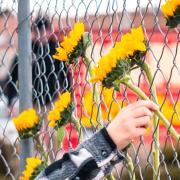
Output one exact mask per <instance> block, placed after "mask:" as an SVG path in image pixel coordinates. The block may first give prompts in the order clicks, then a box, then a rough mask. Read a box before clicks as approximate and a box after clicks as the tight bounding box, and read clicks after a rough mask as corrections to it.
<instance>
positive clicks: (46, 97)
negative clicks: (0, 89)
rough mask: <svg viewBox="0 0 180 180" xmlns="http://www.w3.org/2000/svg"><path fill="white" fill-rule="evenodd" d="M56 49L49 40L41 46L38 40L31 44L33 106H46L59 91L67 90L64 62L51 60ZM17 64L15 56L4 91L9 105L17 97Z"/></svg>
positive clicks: (53, 43) (56, 45) (53, 42)
mask: <svg viewBox="0 0 180 180" xmlns="http://www.w3.org/2000/svg"><path fill="white" fill-rule="evenodd" d="M56 47H58V44H57V43H56V42H55V41H54V40H49V41H48V43H46V44H42V42H40V41H39V40H37V41H33V43H32V52H33V53H32V84H33V104H40V105H47V104H48V103H50V102H51V101H52V100H54V99H55V98H56V97H57V95H58V93H59V92H60V91H63V90H65V89H68V86H69V83H68V78H67V69H66V67H65V64H64V62H61V61H57V60H54V59H52V55H53V54H55V53H56V49H55V48H56ZM18 63H19V62H18V56H16V57H15V58H14V62H13V65H12V67H11V69H10V76H9V77H8V80H6V82H8V83H6V86H5V89H4V92H5V94H6V95H7V97H8V99H9V104H11V103H12V100H13V98H15V97H16V96H18V91H17V87H18V83H17V82H18ZM11 78H12V79H11Z"/></svg>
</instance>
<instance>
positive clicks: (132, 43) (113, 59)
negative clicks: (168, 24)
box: [91, 27, 147, 88]
mask: <svg viewBox="0 0 180 180" xmlns="http://www.w3.org/2000/svg"><path fill="white" fill-rule="evenodd" d="M146 50H147V47H146V43H145V38H144V34H143V31H142V28H141V27H139V28H134V29H132V30H131V32H130V33H127V34H125V35H124V36H123V37H122V39H121V41H120V42H117V43H116V44H115V47H114V48H112V49H111V50H110V52H109V53H108V54H107V55H105V56H103V57H102V58H101V59H100V60H99V62H98V67H95V68H94V69H93V71H94V75H95V76H94V77H93V78H91V82H98V81H101V82H102V84H103V86H105V87H107V88H110V87H113V86H114V87H115V88H119V80H121V79H123V77H124V76H125V75H126V74H128V73H130V71H131V68H132V66H134V64H135V62H134V61H132V60H135V61H139V60H142V58H143V56H144V55H145V52H146ZM141 62H142V61H141Z"/></svg>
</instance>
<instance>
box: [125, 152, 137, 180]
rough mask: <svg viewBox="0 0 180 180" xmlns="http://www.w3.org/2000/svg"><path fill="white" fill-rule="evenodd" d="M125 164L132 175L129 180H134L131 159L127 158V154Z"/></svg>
mask: <svg viewBox="0 0 180 180" xmlns="http://www.w3.org/2000/svg"><path fill="white" fill-rule="evenodd" d="M126 163H127V165H128V169H129V170H130V173H131V175H132V177H131V179H132V180H136V176H135V171H134V165H133V162H132V159H131V157H130V156H129V154H128V153H127V155H126Z"/></svg>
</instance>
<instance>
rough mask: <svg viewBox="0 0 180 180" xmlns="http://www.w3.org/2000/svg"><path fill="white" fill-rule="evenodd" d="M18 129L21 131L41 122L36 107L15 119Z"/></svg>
mask: <svg viewBox="0 0 180 180" xmlns="http://www.w3.org/2000/svg"><path fill="white" fill-rule="evenodd" d="M13 122H14V124H15V127H16V129H17V130H18V131H19V132H20V131H23V130H25V129H27V128H32V127H34V126H36V125H37V124H39V117H38V115H37V113H36V111H35V110H34V109H28V110H25V111H23V112H22V113H20V115H19V116H18V117H16V118H14V119H13Z"/></svg>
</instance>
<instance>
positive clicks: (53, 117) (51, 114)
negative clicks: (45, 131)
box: [48, 109, 61, 127]
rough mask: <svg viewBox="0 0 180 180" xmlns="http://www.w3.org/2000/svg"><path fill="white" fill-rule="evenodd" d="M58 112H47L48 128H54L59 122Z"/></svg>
mask: <svg viewBox="0 0 180 180" xmlns="http://www.w3.org/2000/svg"><path fill="white" fill-rule="evenodd" d="M60 118H61V117H60V112H59V111H58V110H56V109H54V110H52V111H49V113H48V120H49V121H50V123H49V126H51V127H54V126H55V122H56V121H58V120H60Z"/></svg>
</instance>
